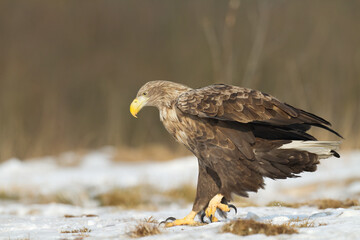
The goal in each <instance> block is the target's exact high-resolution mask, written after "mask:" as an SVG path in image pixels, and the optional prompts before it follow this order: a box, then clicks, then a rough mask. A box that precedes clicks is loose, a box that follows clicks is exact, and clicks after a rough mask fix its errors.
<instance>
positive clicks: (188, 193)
mask: <svg viewBox="0 0 360 240" xmlns="http://www.w3.org/2000/svg"><path fill="white" fill-rule="evenodd" d="M163 194H164V195H165V196H168V197H171V198H172V199H183V200H185V201H186V202H187V203H190V202H193V201H194V199H195V196H196V188H195V187H194V186H192V185H190V184H184V185H182V186H180V187H178V188H175V189H171V190H169V191H166V192H164V193H163Z"/></svg>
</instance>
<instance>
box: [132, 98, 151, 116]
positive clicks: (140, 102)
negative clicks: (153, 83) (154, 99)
mask: <svg viewBox="0 0 360 240" xmlns="http://www.w3.org/2000/svg"><path fill="white" fill-rule="evenodd" d="M147 100H148V98H147V97H145V96H140V97H138V98H135V99H134V101H132V103H131V105H130V112H131V115H133V116H134V117H136V118H137V116H136V114H137V113H138V112H139V111H140V110H141V109H142V108H143V107H144V106H145V104H146V102H147Z"/></svg>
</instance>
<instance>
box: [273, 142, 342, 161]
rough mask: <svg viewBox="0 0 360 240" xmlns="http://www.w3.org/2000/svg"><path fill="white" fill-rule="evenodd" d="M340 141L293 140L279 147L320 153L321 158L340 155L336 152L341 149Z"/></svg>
mask: <svg viewBox="0 0 360 240" xmlns="http://www.w3.org/2000/svg"><path fill="white" fill-rule="evenodd" d="M340 143H341V142H340V141H292V142H291V143H287V144H284V145H282V146H281V147H279V148H278V149H296V150H299V151H306V152H310V153H314V154H316V155H318V157H319V158H320V159H323V158H328V157H331V156H335V157H340V155H339V154H338V153H337V152H336V150H338V149H339V145H340Z"/></svg>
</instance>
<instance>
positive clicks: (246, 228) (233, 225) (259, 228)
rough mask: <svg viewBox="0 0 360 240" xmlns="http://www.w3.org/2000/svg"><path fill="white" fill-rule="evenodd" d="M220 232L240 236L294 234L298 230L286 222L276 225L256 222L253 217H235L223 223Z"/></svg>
mask: <svg viewBox="0 0 360 240" xmlns="http://www.w3.org/2000/svg"><path fill="white" fill-rule="evenodd" d="M222 232H228V233H233V234H237V235H240V236H247V235H252V234H265V235H267V236H273V235H279V234H294V233H298V230H296V229H295V228H293V227H291V226H289V225H288V224H281V225H276V224H272V223H262V222H257V221H255V220H253V219H237V220H235V221H231V222H229V223H227V224H225V225H224V226H223V227H222Z"/></svg>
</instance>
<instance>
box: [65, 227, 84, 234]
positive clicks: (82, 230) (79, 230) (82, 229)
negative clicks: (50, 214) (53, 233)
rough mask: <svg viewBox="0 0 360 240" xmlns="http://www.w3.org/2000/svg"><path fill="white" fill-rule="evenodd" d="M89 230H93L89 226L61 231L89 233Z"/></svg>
mask: <svg viewBox="0 0 360 240" xmlns="http://www.w3.org/2000/svg"><path fill="white" fill-rule="evenodd" d="M89 232H91V229H88V228H87V227H83V228H79V229H72V230H62V231H61V233H89Z"/></svg>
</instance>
